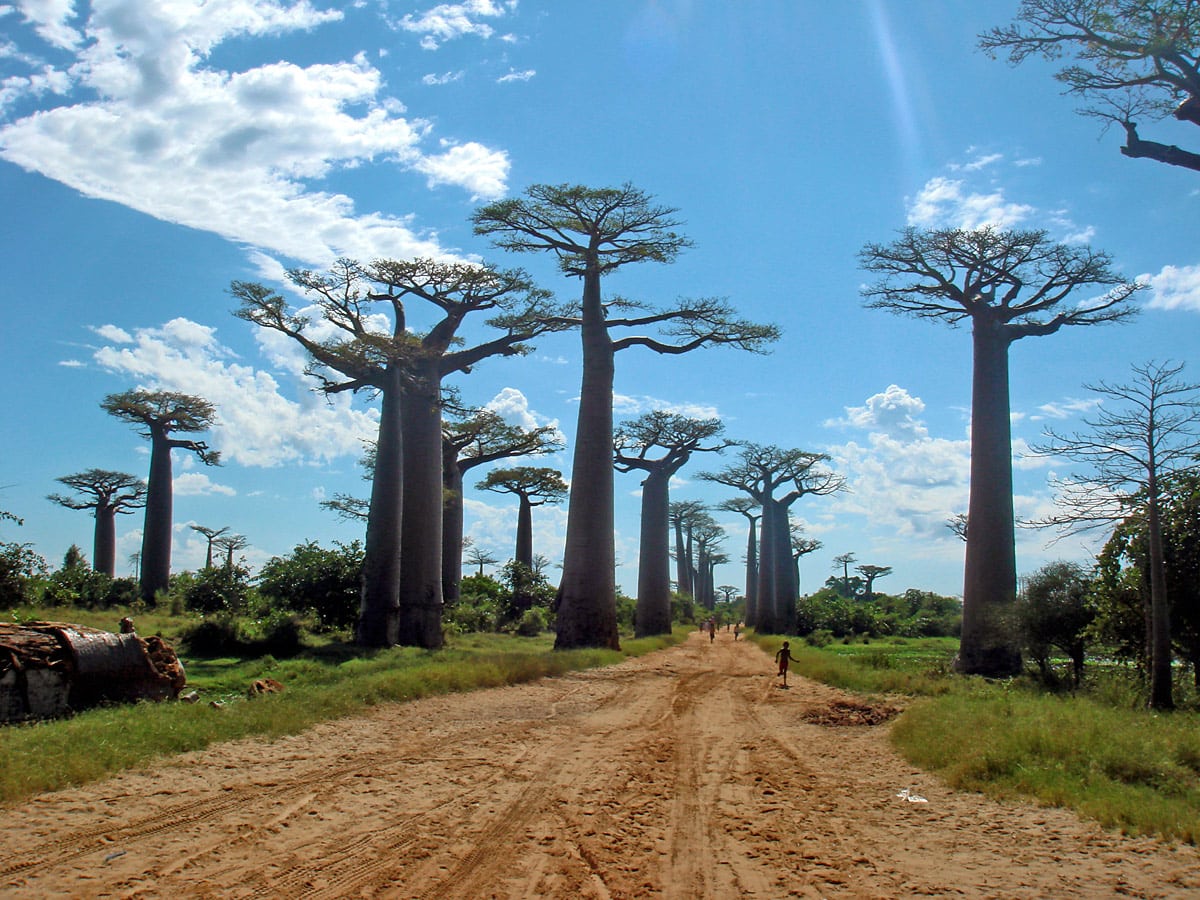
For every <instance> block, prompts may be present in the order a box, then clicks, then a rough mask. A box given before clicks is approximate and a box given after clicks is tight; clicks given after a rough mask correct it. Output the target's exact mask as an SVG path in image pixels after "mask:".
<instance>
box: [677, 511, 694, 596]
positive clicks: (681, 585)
mask: <svg viewBox="0 0 1200 900" xmlns="http://www.w3.org/2000/svg"><path fill="white" fill-rule="evenodd" d="M690 565H691V559H690V554H689V553H688V548H687V545H686V544H685V543H684V540H683V519H676V520H675V589H676V590H677V591H679V593H681V594H688V595H689V596H690V595H691V593H692V579H691V574H690V571H689V568H688V567H689V566H690Z"/></svg>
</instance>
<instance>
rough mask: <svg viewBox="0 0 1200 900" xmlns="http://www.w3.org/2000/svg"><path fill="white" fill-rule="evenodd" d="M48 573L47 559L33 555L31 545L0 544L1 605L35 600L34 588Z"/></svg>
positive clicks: (11, 542)
mask: <svg viewBox="0 0 1200 900" xmlns="http://www.w3.org/2000/svg"><path fill="white" fill-rule="evenodd" d="M13 518H14V520H15V519H16V517H15V516H14V517H13ZM49 571H50V567H49V566H48V565H47V564H46V560H44V559H43V558H42V557H41V556H39V555H38V554H37V553H35V552H34V550H33V545H32V544H21V543H18V542H16V541H3V542H0V606H4V607H10V606H20V605H22V604H26V603H33V602H34V601H36V600H37V596H36V593H37V591H36V588H37V586H38V585H39V583H40V582H41V581H42V580H43V579H44V578H45V577H46V575H47V574H48V573H49Z"/></svg>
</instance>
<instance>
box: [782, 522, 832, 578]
mask: <svg viewBox="0 0 1200 900" xmlns="http://www.w3.org/2000/svg"><path fill="white" fill-rule="evenodd" d="M790 527H791V532H792V563H793V565H795V567H796V594H797V595H799V594H800V591H801V586H802V585H803V583H804V582H803V581H801V579H800V559H801V557H804V556H808V554H810V553H816V552H817V551H818V550H820V549H821V548H822V547H823V546H825V545H824V544H822V543H821V542H820V541H818V540H816V539H815V538H806V537H805V536H804V527H803V526H802V525H800V523H798V522H792V523H791V526H790Z"/></svg>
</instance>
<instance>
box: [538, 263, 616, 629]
mask: <svg viewBox="0 0 1200 900" xmlns="http://www.w3.org/2000/svg"><path fill="white" fill-rule="evenodd" d="M581 331H582V339H583V386H582V389H581V391H580V395H579V424H578V426H577V428H576V431H575V451H574V455H573V457H572V468H571V494H570V499H569V500H568V504H567V537H566V546H565V550H564V554H563V573H562V581H561V583H560V584H559V587H558V603H557V606H558V609H557V625H556V629H557V635H556V638H555V641H554V646H555V648H556V649H571V648H574V647H609V648H612V649H614V650H618V649H620V640H619V638H618V635H617V598H616V573H615V571H614V569H615V567H616V541H615V538H614V536H613V463H612V453H613V449H612V448H613V417H612V395H613V368H614V366H613V355H614V351H613V346H612V340H611V338H610V337H609V334H608V327H607V325H606V324H605V321H604V310H603V308H602V306H601V302H600V273H599V272H598V271H597V270H596V269H595V268H591V269H589V271H588V272H587V273H586V274H585V276H584V281H583V324H582V329H581Z"/></svg>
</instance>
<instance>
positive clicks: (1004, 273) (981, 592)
mask: <svg viewBox="0 0 1200 900" xmlns="http://www.w3.org/2000/svg"><path fill="white" fill-rule="evenodd" d="M859 259H860V263H861V265H862V267H863V268H864V269H865V270H867V271H868V272H872V273H874V274H876V275H878V276H879V279H878V280H877V281H876V282H875V283H874V284H871V285H868V286H867V287H865V288H863V291H862V294H863V296H864V298H866V302H867V306H868V307H870V308H872V309H883V310H887V311H888V312H892V313H897V314H900V315H908V316H915V317H916V318H920V319H938V320H942V321H944V322H946V323H948V324H949V325H951V326H957V325H958V324H960V323H961V322H963V321H970V323H971V339H972V346H973V354H972V377H971V474H970V500H969V504H968V508H967V518H968V521H969V522H970V528H969V529H968V531H967V551H966V565H965V567H964V574H963V626H962V642H961V645H960V649H959V654H958V658H957V662H956V666H957V668H958V670H959V671H961V672H964V673H967V674H976V675H989V676H1005V675H1015V674H1017V673H1018V672H1020V670H1021V651H1020V647H1019V646H1018V644H1019V641H1018V640H1017V639H1016V637H1015V635H1014V634H1013V633H1012V629H1011V627H1009V625H1008V622H1009V621H1010V617H1009V612H1010V611H1011V609H1012V605H1013V603H1014V601H1015V600H1016V594H1017V560H1016V540H1015V537H1014V526H1015V522H1014V517H1013V477H1012V423H1011V418H1010V417H1011V410H1010V405H1009V388H1008V383H1009V382H1008V349H1009V347H1010V346H1012V344H1013V343H1015V342H1016V341H1018V340H1021V339H1022V338H1026V337H1041V336H1044V335H1049V334H1054V333H1055V332H1057V331H1058V330H1059V329H1060V328H1064V327H1068V326H1075V325H1101V324H1105V323H1109V322H1120V321H1122V320H1124V319H1127V318H1129V317H1130V316H1132V315H1134V314H1135V313H1136V312H1137V310H1136V308H1135V307H1134V306H1133V305H1132V303H1130V299H1131V298H1132V296H1133V294H1134V293H1136V292H1137V291H1138V290H1140V289H1141V288H1142V287H1144V285H1139V284H1136V283H1134V282H1131V281H1128V280H1126V279H1125V278H1124V277H1122V276H1121V275H1119V274H1118V273H1117V272H1115V271H1113V269H1112V268H1111V265H1110V263H1111V260H1110V258H1109V256H1108V255H1107V254H1105V253H1101V252H1098V251H1095V250H1092V249H1090V248H1088V247H1082V246H1077V245H1067V244H1059V243H1054V242H1053V241H1051V240H1049V239H1048V238H1047V237H1046V232H1044V231H1005V230H1000V229H997V228H992V227H986V228H978V229H970V230H968V229H934V230H923V229H917V228H905V229H904V230H903V231H902V232H901V233H900V237H899V238H898V239H897V240H895V241H893V242H892V243H890V244H867V245H866V246H864V247H863V249H862V250H861V251H860V253H859ZM1081 292H1082V293H1084V294H1086V299H1082V300H1080V299H1079V298H1078V297H1077V296H1076V295H1078V294H1079V293H1081Z"/></svg>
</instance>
